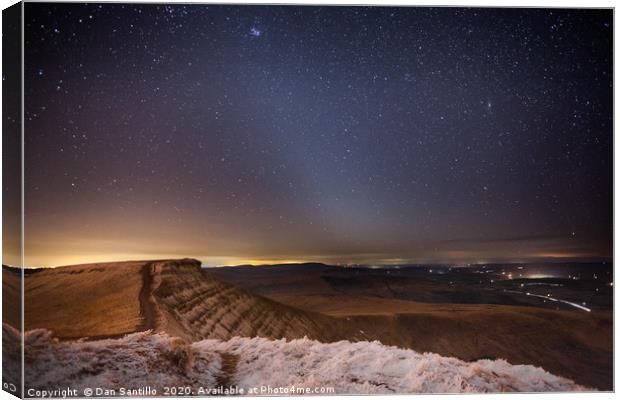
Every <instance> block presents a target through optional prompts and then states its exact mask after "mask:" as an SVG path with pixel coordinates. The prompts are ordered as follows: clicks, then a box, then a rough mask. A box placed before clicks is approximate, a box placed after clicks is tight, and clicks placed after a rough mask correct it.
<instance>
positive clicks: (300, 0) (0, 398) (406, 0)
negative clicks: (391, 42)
mask: <svg viewBox="0 0 620 400" xmlns="http://www.w3.org/2000/svg"><path fill="white" fill-rule="evenodd" d="M35 1H36V0H35ZM63 2H70V1H63ZM75 2H76V3H84V1H75ZM93 2H96V1H93ZM100 2H104V1H100ZM131 2H133V3H156V2H157V3H202V4H206V3H213V4H222V3H228V4H235V3H237V4H298V5H302V4H307V5H379V6H460V7H464V6H468V7H476V6H478V7H535V8H544V7H556V8H584V7H585V8H610V7H615V1H609V0H608V1H605V0H590V1H577V0H564V1H553V0H544V1H543V0H540V1H536V0H523V1H492V0H473V1H464V0H448V1H446V0H432V1H431V0H427V1H415V0H387V1H377V0H375V1H371V0H361V1H359V0H358V1H354V0H296V1H290V0H289V1H285V0H268V1H260V0H244V1H235V0H230V1H213V0H211V1H209V0H207V1H182V0H168V1H147V0H134V1H131ZM15 3H16V1H11V0H0V5H1V6H2V9H4V8H6V7H9V6H10V5H13V4H15ZM22 13H23V10H22ZM0 24H1V22H0ZM22 37H23V24H22ZM618 43H619V40H618V30H616V29H615V13H614V77H615V74H616V72H617V69H616V64H615V54H616V52H617V51H618V47H619V46H618ZM1 58H2V55H1V52H0V62H1ZM21 61H22V70H23V47H22V60H21ZM614 83H615V79H614ZM617 93H618V88H617V87H616V86H615V85H614V117H615V116H616V115H618V110H619V107H618V105H617V103H616V102H615V99H616V95H617ZM22 94H23V75H22ZM1 98H2V97H1V94H0V100H1ZM23 112H24V109H23V96H22V140H23V126H24V125H23ZM615 128H616V119H615V118H614V139H615V132H616V129H615ZM618 146H620V145H619V144H618V142H617V141H616V140H614V155H615V154H617V153H618V152H617V150H618ZM1 150H2V143H1V141H0V152H1ZM22 152H23V146H22ZM1 168H2V167H1V166H0V177H1V171H2V169H1ZM619 172H620V167H619V165H618V164H617V163H616V162H615V157H614V210H615V209H616V207H617V205H618V198H619V197H618V190H619V189H618V186H617V185H616V182H617V177H618V176H619ZM0 179H1V178H0ZM0 187H1V186H0ZM22 190H23V153H22ZM0 193H1V191H0ZM1 205H2V199H1V195H0V206H1ZM22 210H23V195H22ZM23 218H24V216H23V213H22V227H23V226H24V221H23ZM0 220H1V217H0ZM619 221H620V217H619V216H618V215H617V214H616V213H615V212H614V239H615V227H616V226H617V225H618V224H617V223H618V222H619ZM23 235H24V230H23V229H22V255H21V258H22V262H23V261H24V251H23V250H24V241H23V240H24V236H23ZM1 239H2V231H1V230H0V240H1ZM616 254H617V247H616V242H615V240H614V272H615V265H616V262H617V260H616V256H615V255H616ZM22 298H23V280H22ZM614 300H615V287H614ZM615 305H616V304H615V301H614V343H616V339H617V338H618V330H617V329H616V320H617V318H616V317H617V308H616V307H615ZM22 311H23V310H22ZM1 317H2V310H1V308H0V318H1ZM22 324H23V318H22ZM22 329H23V326H22ZM1 357H2V356H1V355H0V361H1ZM614 366H615V354H614ZM618 376H619V374H618V369H617V368H615V370H614V387H615V388H617V387H618V383H619V380H618ZM461 396H464V395H461ZM466 396H467V398H468V399H485V400H496V399H514V398H515V397H516V398H521V397H526V398H528V399H539V398H540V399H543V398H544V399H548V400H556V399H557V400H559V399H565V398H575V399H577V398H580V399H581V398H583V397H585V398H598V399H602V398H610V399H611V398H612V396H614V394H612V393H588V394H580V393H559V394H555V393H551V394H546V393H545V394H521V393H518V394H486V395H479V394H475V395H466ZM334 397H335V396H313V397H312V398H313V399H317V400H318V399H321V400H329V399H333V398H334ZM246 398H248V397H246ZM252 398H254V397H252ZM264 398H265V397H262V398H260V399H264ZM283 398H284V399H286V398H292V397H283ZM299 398H301V397H299ZM346 398H348V399H367V398H368V396H346ZM373 398H376V399H399V400H402V399H411V398H414V399H444V398H446V399H449V398H454V396H453V395H415V396H414V397H412V395H393V396H373ZM5 399H6V400H8V399H15V397H14V396H11V395H9V394H8V393H6V392H4V391H0V400H5ZM171 399H174V398H171ZM176 399H183V398H176ZM185 399H187V398H185Z"/></svg>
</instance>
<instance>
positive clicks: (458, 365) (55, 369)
mask: <svg viewBox="0 0 620 400" xmlns="http://www.w3.org/2000/svg"><path fill="white" fill-rule="evenodd" d="M3 339H4V344H5V346H3V348H4V349H10V346H11V344H14V345H16V344H17V343H18V341H19V336H18V335H17V332H16V331H15V330H14V329H12V328H11V327H9V326H7V325H3ZM25 343H26V362H27V368H26V388H37V389H51V388H60V387H67V386H68V387H71V388H75V389H79V390H81V389H83V388H86V387H102V388H116V389H118V388H120V387H127V388H139V387H143V386H150V387H152V388H155V389H157V390H158V391H159V393H161V388H162V387H164V386H172V385H174V386H178V385H190V386H193V387H198V386H202V387H217V386H219V385H226V386H228V385H238V386H239V387H241V388H244V389H245V390H247V389H248V388H250V387H261V386H271V387H274V388H275V387H290V386H292V385H295V386H296V387H309V388H314V387H318V386H322V387H333V388H334V392H335V393H336V394H366V393H447V392H501V391H525V392H538V391H562V392H563V391H575V390H587V389H585V388H584V387H582V386H579V385H577V384H575V383H574V382H572V381H570V380H568V379H565V378H561V377H558V376H555V375H552V374H550V373H548V372H546V371H544V370H543V369H541V368H537V367H534V366H531V365H511V364H508V363H507V362H505V361H503V360H480V361H476V362H464V361H461V360H458V359H456V358H448V357H442V356H439V355H436V354H431V353H425V354H420V353H417V352H415V351H412V350H405V349H399V348H396V347H391V346H385V345H382V344H381V343H379V342H356V343H352V342H348V341H341V342H335V343H329V344H326V343H320V342H317V341H314V340H309V339H297V340H290V341H286V340H284V339H282V340H268V339H263V338H238V337H236V338H233V339H230V340H228V341H220V340H203V341H200V342H195V343H192V344H186V343H184V342H183V341H181V340H179V339H176V338H171V337H170V336H168V335H166V334H151V333H150V332H142V333H135V334H130V335H127V336H125V337H123V338H120V339H105V340H98V341H90V342H88V341H57V340H56V339H54V338H53V337H52V335H51V333H50V332H49V331H46V330H41V329H39V330H33V331H30V332H28V333H27V334H26V338H25ZM14 355H15V353H11V352H10V351H6V350H5V353H4V361H5V362H11V361H12V362H15V361H17V360H11V358H13V357H14Z"/></svg>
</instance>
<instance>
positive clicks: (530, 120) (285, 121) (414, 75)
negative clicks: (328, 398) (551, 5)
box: [24, 3, 613, 266]
mask: <svg viewBox="0 0 620 400" xmlns="http://www.w3.org/2000/svg"><path fill="white" fill-rule="evenodd" d="M25 9H26V12H25V21H26V25H25V39H26V49H25V75H24V77H25V95H26V100H25V145H26V150H25V152H26V171H25V191H26V206H25V211H26V230H25V234H26V264H27V265H29V266H35V265H57V264H62V263H71V262H87V261H96V260H115V259H127V258H153V257H159V256H193V257H199V258H201V259H202V260H203V261H205V262H206V263H213V264H219V263H235V262H246V261H248V262H249V261H254V262H261V261H263V262H267V261H282V260H299V261H301V260H317V261H326V262H334V263H335V262H342V263H346V262H363V263H402V262H483V261H489V260H505V261H524V260H534V259H549V258H555V257H567V258H570V259H582V258H590V259H591V258H605V257H610V256H611V253H612V173H613V171H612V164H613V158H612V140H613V133H612V118H613V115H612V32H613V26H612V11H611V10H562V9H464V8H378V7H377V8H367V7H286V6H277V7H276V6H234V7H233V6H203V5H180V4H178V5H172V6H166V5H138V4H126V5H122V4H101V5H98V4H88V5H83V4H37V3H27V4H26V7H25Z"/></svg>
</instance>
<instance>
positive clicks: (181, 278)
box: [3, 259, 612, 389]
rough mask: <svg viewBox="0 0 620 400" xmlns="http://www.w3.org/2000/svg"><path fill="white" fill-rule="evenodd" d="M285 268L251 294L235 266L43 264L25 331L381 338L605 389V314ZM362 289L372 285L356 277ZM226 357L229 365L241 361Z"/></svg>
mask: <svg viewBox="0 0 620 400" xmlns="http://www.w3.org/2000/svg"><path fill="white" fill-rule="evenodd" d="M249 268H253V267H249ZM291 268H292V269H291V270H287V272H286V274H288V276H289V277H288V278H286V279H284V278H281V277H279V275H278V274H277V273H275V272H274V271H276V270H277V269H269V268H267V269H265V270H264V271H263V270H255V274H252V273H251V271H247V272H248V275H247V282H250V287H249V288H247V289H244V288H242V287H241V286H243V285H241V284H240V283H239V282H234V283H233V282H232V281H233V279H231V278H230V276H228V277H227V276H224V275H226V274H228V275H231V274H237V275H236V278H235V279H237V280H239V279H240V275H238V273H237V272H234V271H232V270H229V271H227V272H226V271H221V270H212V269H209V270H204V269H201V266H200V262H199V261H197V260H191V259H185V260H160V261H143V262H122V263H108V264H91V265H79V266H70V267H61V268H55V269H49V270H41V271H38V272H36V273H32V274H27V276H26V278H25V290H26V320H25V326H26V330H27V331H32V330H35V329H45V330H48V331H50V332H51V333H50V335H53V336H54V337H56V338H59V339H61V340H63V341H67V340H72V339H76V338H90V340H95V339H116V338H120V337H122V336H124V335H126V334H129V333H134V332H141V331H146V330H152V331H154V332H161V333H165V334H168V335H170V336H173V337H178V338H181V339H183V340H184V341H185V342H186V343H192V342H198V341H201V340H205V339H216V340H220V341H228V340H230V339H232V338H234V337H237V336H240V337H250V338H251V337H262V338H267V339H280V338H286V339H301V338H304V337H308V338H309V339H315V340H318V341H319V342H322V343H331V342H336V341H339V340H349V341H352V342H356V341H373V340H379V341H380V342H381V343H383V344H384V345H393V346H398V347H401V348H408V349H412V350H415V351H417V352H420V353H423V352H433V353H437V354H440V355H442V356H449V357H457V358H458V359H461V360H465V361H472V362H474V361H477V360H479V359H482V358H489V359H492V360H493V359H505V360H507V361H508V362H509V363H511V364H530V365H535V366H540V367H543V368H544V369H546V370H547V371H550V372H551V373H553V374H557V375H560V376H563V377H567V378H570V379H573V380H574V381H575V382H577V383H579V384H582V385H585V386H589V387H595V388H598V389H610V388H611V387H612V339H611V331H612V329H611V324H612V319H611V315H609V314H607V313H603V312H592V313H582V312H575V311H556V310H550V309H542V308H534V307H524V306H507V305H497V304H450V303H439V304H435V303H421V302H416V301H411V300H403V299H397V298H390V297H389V296H388V294H389V293H388V292H385V293H383V292H382V293H383V294H382V295H381V296H380V297H372V296H370V295H369V293H370V291H369V290H366V289H364V291H363V293H361V294H359V293H358V294H356V293H353V292H351V290H348V292H344V293H343V292H342V291H334V290H333V285H330V284H328V283H329V280H328V281H327V282H328V283H326V280H325V279H316V278H320V277H321V276H322V274H324V273H325V268H328V267H325V266H320V265H306V266H304V267H300V268H299V269H295V268H297V267H294V266H293V267H291ZM3 272H4V274H3V275H4V278H5V288H6V287H7V286H6V285H9V287H14V286H15V279H16V277H15V276H13V275H12V274H11V273H10V271H9V270H7V269H6V268H5V271H3ZM258 275H260V279H258V278H257V276H258ZM270 275H271V276H272V282H271V283H269V281H270V278H269V276H270ZM253 278H257V279H253ZM282 284H284V285H282ZM252 285H254V286H252ZM359 285H360V287H372V285H374V283H372V282H364V281H363V280H360V283H359ZM261 292H262V293H263V294H260V293H261ZM295 292H298V293H299V294H300V295H299V296H295V295H294V293H295ZM266 296H267V297H266ZM14 314H15V313H5V314H4V315H5V317H4V322H5V323H8V324H9V325H12V326H18V325H16V322H18V321H16V320H15V315H14ZM226 356H229V357H230V358H228V359H227V361H226V362H228V363H231V365H232V367H231V368H233V369H234V367H235V365H236V361H235V360H237V359H238V358H237V357H236V356H234V354H227V355H226Z"/></svg>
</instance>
